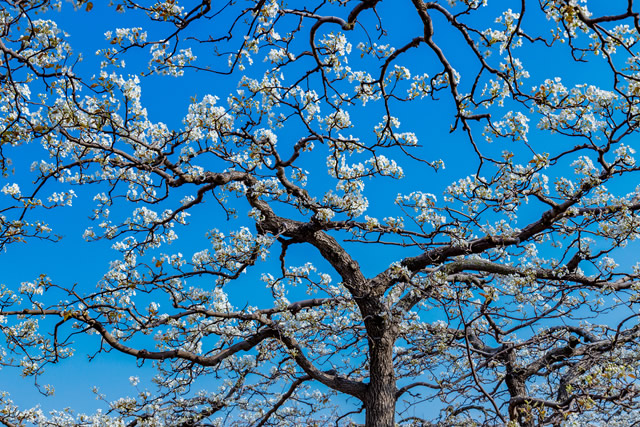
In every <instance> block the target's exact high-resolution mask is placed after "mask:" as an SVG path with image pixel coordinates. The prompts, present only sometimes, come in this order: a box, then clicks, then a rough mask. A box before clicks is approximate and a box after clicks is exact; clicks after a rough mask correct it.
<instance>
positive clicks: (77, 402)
mask: <svg viewBox="0 0 640 427" xmlns="http://www.w3.org/2000/svg"><path fill="white" fill-rule="evenodd" d="M406 3H407V4H408V3H409V2H406ZM391 4H393V2H385V3H383V4H382V6H381V8H380V11H379V13H381V14H384V15H385V19H390V20H391V22H392V23H394V24H395V23H402V25H403V28H404V29H405V30H406V31H405V34H395V33H393V34H390V35H389V38H388V41H387V42H391V43H400V42H406V41H408V40H409V39H410V38H411V37H413V36H414V35H415V34H419V32H420V29H421V27H420V22H419V21H418V20H417V18H416V17H415V16H414V14H411V15H410V16H411V19H410V20H408V22H407V19H406V16H408V15H409V13H408V10H405V9H403V8H402V7H398V6H396V5H394V6H390V5H391ZM51 17H52V19H54V20H56V21H57V22H58V25H59V26H60V27H61V28H62V29H64V30H65V31H67V32H68V33H69V34H70V37H69V41H70V43H71V44H72V46H73V47H74V49H75V50H76V52H82V55H83V57H84V60H83V62H81V63H79V64H78V65H77V66H76V68H75V69H76V73H77V74H79V75H80V74H82V75H86V76H90V75H91V74H94V73H97V72H98V71H97V67H96V64H97V59H95V57H94V55H93V53H94V52H95V50H97V49H98V48H102V47H105V46H106V45H107V43H106V41H105V40H104V36H103V34H104V32H105V31H108V30H113V29H114V28H116V27H127V26H134V25H139V24H138V20H137V18H136V17H135V16H133V14H132V13H129V12H128V13H125V14H115V13H113V11H111V10H110V9H109V8H108V7H106V6H105V5H104V4H98V2H96V4H95V5H94V9H93V10H92V11H91V12H85V11H76V12H72V10H71V8H70V7H69V5H67V4H65V5H64V6H63V11H62V12H61V13H60V14H58V13H51ZM525 22H527V21H525ZM531 22H532V23H531V24H529V25H538V24H537V23H536V21H534V20H533V19H532V21H531ZM436 23H437V24H442V23H438V22H436ZM207 25H210V24H203V25H202V26H201V27H202V28H203V29H206V26H207ZM390 26H391V27H395V26H394V25H393V24H392V25H390ZM159 27H160V26H155V27H151V30H152V31H154V30H156V29H157V28H159ZM437 28H438V29H439V28H443V29H442V32H441V33H440V32H437V33H436V36H435V39H436V41H437V42H438V43H439V44H441V45H442V46H443V49H446V50H447V51H455V49H460V52H461V54H460V56H459V57H454V59H453V62H454V64H453V65H454V66H455V67H456V68H458V69H460V70H461V71H465V70H466V68H467V67H473V66H475V65H469V64H470V61H468V60H467V58H465V56H464V55H466V54H464V53H463V52H464V51H463V50H462V49H461V48H460V46H461V40H460V39H459V38H456V37H455V36H452V35H451V33H450V32H449V30H447V29H445V28H446V26H443V25H438V26H437ZM520 49H531V50H530V51H527V53H526V54H524V55H523V56H525V59H524V61H525V68H527V69H528V70H529V71H530V73H531V75H532V76H535V77H532V79H531V81H530V84H531V85H535V84H539V83H540V82H542V81H543V80H544V79H545V78H552V77H554V76H555V75H557V74H561V75H562V76H563V82H564V83H565V85H566V86H572V85H573V84H577V83H584V82H587V83H601V82H602V81H603V79H602V77H600V75H601V74H600V73H601V71H602V70H603V69H604V68H603V65H602V61H594V62H590V63H589V64H588V65H585V64H580V65H576V64H575V63H574V62H572V61H570V60H566V59H565V58H566V53H567V50H566V48H561V49H559V50H560V52H559V53H557V54H555V55H553V56H549V55H548V54H547V53H544V54H543V53H542V51H538V50H537V48H530V47H528V46H526V45H525V47H523V48H520ZM204 50H205V49H203V52H202V55H204V54H206V52H204ZM145 55H146V53H143V52H141V53H140V54H137V53H134V54H132V55H129V56H128V57H127V62H128V63H129V64H130V66H131V67H132V68H133V70H134V71H138V72H139V71H140V70H143V69H144V67H145V64H146V58H145ZM556 55H557V56H556ZM403 61H406V63H407V65H411V66H413V67H415V68H416V69H420V68H421V67H430V66H431V65H430V64H431V63H432V62H433V56H432V55H430V54H428V52H427V49H426V48H425V47H421V48H419V49H415V51H412V52H411V53H410V54H409V55H407V57H406V59H404V60H403ZM260 67H261V65H259V64H258V65H256V68H257V69H259V68H260ZM431 67H432V68H436V69H437V68H438V67H433V66H431ZM94 70H95V71H94ZM125 72H126V70H125ZM604 83H607V84H608V83H609V82H606V81H605V82H604ZM236 84H237V76H231V77H225V76H218V75H214V74H209V73H203V72H200V73H196V72H187V78H177V79H175V78H171V77H151V78H148V79H145V80H144V82H143V84H142V88H143V94H142V101H143V105H144V106H145V107H146V108H147V109H148V111H149V115H150V118H151V120H153V121H162V122H165V123H166V124H167V125H169V126H170V127H173V128H179V127H181V125H182V118H183V117H184V116H185V115H186V113H187V108H188V105H189V103H190V98H191V97H196V98H197V99H201V98H202V97H203V96H204V95H206V94H214V95H217V96H219V97H220V98H221V99H222V100H224V99H225V97H226V96H227V94H228V93H229V92H233V91H234V90H235V89H236ZM352 111H354V112H355V109H352ZM398 111H401V112H402V116H401V120H402V127H403V129H405V130H412V131H414V132H416V134H418V136H419V138H420V141H421V143H422V144H423V145H424V146H425V147H426V148H425V151H427V157H428V158H429V159H433V160H435V159H440V158H442V159H444V160H445V164H446V168H445V169H444V170H440V171H439V172H437V173H435V172H434V171H433V170H431V169H429V168H423V167H422V166H421V165H420V164H419V163H417V162H414V161H412V160H410V159H406V160H403V163H402V165H403V167H405V170H406V171H407V176H408V178H406V179H404V180H402V181H395V180H392V179H386V180H383V181H381V180H376V183H375V185H376V188H375V191H374V192H370V193H369V194H368V196H369V200H370V209H369V211H368V215H371V216H378V215H380V216H386V215H387V212H388V211H389V207H390V205H391V204H392V201H393V199H394V198H395V195H396V194H397V193H398V192H400V191H402V192H403V193H408V192H410V191H411V190H414V189H416V190H418V189H422V190H424V189H425V188H427V190H425V191H429V192H432V193H434V194H436V196H438V198H439V199H440V200H441V197H442V191H443V190H444V188H445V187H446V185H448V184H449V183H450V182H452V181H454V180H456V179H459V178H462V177H465V176H468V175H472V174H473V173H474V172H475V170H476V168H477V166H478V163H477V159H476V158H474V156H473V150H472V148H471V146H470V145H469V143H468V141H467V140H466V139H465V137H464V135H463V134H462V133H459V132H458V133H453V134H451V133H449V126H450V124H451V123H452V121H453V118H452V117H453V116H452V114H453V106H452V104H451V102H450V100H449V98H448V97H447V96H446V95H445V94H442V101H440V102H432V101H424V102H422V103H411V105H409V106H407V107H399V109H398ZM355 114H357V115H355ZM379 114H380V109H379V106H378V107H376V106H374V105H371V106H367V107H365V108H363V109H360V110H359V111H358V112H357V113H354V117H352V118H353V119H355V120H354V122H356V123H358V127H357V129H356V130H355V131H354V132H358V133H360V134H362V135H363V136H365V135H367V134H368V133H370V132H371V127H372V123H373V122H375V119H374V117H377V116H378V115H379ZM531 125H532V128H533V127H534V126H535V123H533V122H532V123H531ZM476 130H477V129H476ZM478 133H479V132H478ZM287 136H290V138H291V141H295V135H287V133H286V132H283V134H281V135H279V138H280V141H286V139H287ZM530 141H531V143H532V146H534V148H535V149H536V151H538V150H539V151H540V152H544V151H552V150H553V149H554V147H556V146H557V144H563V143H564V140H563V139H562V138H561V137H558V136H549V135H548V134H546V133H545V134H543V133H541V132H538V131H535V130H533V131H532V133H531V134H530ZM284 144H286V142H285V143H284ZM284 144H283V145H284ZM292 144H293V142H292V143H291V145H292ZM515 144H519V143H517V142H511V141H496V142H494V143H492V144H490V145H487V144H484V143H483V144H482V149H483V153H485V154H489V153H491V154H496V153H500V152H502V150H504V149H510V148H512V147H513V145H515ZM23 148H24V147H18V149H16V150H13V151H14V154H13V156H14V163H15V165H16V170H17V173H16V178H9V180H11V179H14V180H15V179H17V180H18V181H19V182H21V181H24V180H25V179H28V178H26V176H28V174H26V173H25V172H24V171H25V170H27V169H28V165H30V163H31V162H32V161H33V159H34V157H36V156H38V150H39V149H38V147H37V146H36V145H35V144H34V145H33V146H31V147H27V149H26V150H23ZM522 148H523V147H517V149H518V150H521V149H522ZM301 161H302V165H303V166H304V167H307V168H308V169H309V170H310V171H311V176H310V178H309V179H310V187H309V188H310V190H311V191H313V190H317V191H318V192H320V190H321V189H322V188H323V187H324V186H325V183H324V182H321V183H318V184H316V183H314V174H315V176H319V177H322V171H323V169H324V168H325V166H324V158H320V159H317V158H309V159H306V158H305V159H301ZM322 179H324V178H322ZM2 185H4V184H2ZM633 187H635V183H631V182H629V188H628V189H624V190H621V191H622V192H630V191H632V190H633ZM25 188H26V186H25ZM74 190H75V191H76V193H77V195H78V197H77V199H76V200H75V201H74V206H73V207H71V208H60V209H56V210H54V211H52V212H49V213H48V214H47V220H48V222H49V223H50V225H51V226H52V227H53V229H54V231H55V232H56V233H59V234H61V235H63V237H64V238H63V240H62V241H61V242H60V243H57V244H54V243H51V242H39V241H30V242H29V243H28V244H14V245H12V246H10V247H9V248H8V249H7V251H6V252H5V253H3V254H2V256H0V270H1V271H3V276H2V279H1V282H2V283H4V284H5V285H7V286H9V287H17V286H18V285H19V283H20V282H22V281H30V280H33V279H34V278H36V277H37V276H38V275H40V274H46V275H48V276H49V277H50V278H51V279H52V280H53V281H55V282H59V283H61V284H66V285H70V284H74V283H77V286H78V289H86V290H92V289H94V288H95V285H96V283H97V282H98V281H100V279H101V278H102V275H103V274H104V272H105V271H106V270H107V269H108V266H109V261H110V260H111V259H114V258H117V254H116V253H115V252H114V251H112V250H111V249H109V247H110V244H111V242H103V241H102V242H92V243H87V242H86V241H84V239H82V233H83V231H84V229H85V228H86V227H87V226H89V225H91V222H90V221H89V219H88V216H89V215H90V214H91V209H92V207H93V202H92V198H93V195H94V194H95V193H96V192H98V191H97V189H94V188H87V189H85V188H75V189H74ZM540 208H541V207H540V204H537V203H536V202H531V206H530V207H527V208H525V209H523V211H522V214H521V215H522V218H521V219H522V221H523V222H525V221H527V220H529V219H533V218H536V217H538V216H539V214H540ZM126 209H129V208H125V209H123V210H122V211H121V212H118V210H117V209H114V210H115V211H116V214H118V213H122V214H126V213H127V212H126ZM129 210H130V209H129ZM211 212H215V213H213V214H212V213H211ZM396 214H399V212H398V211H396ZM224 221H225V220H224V216H223V215H222V212H221V211H220V210H219V209H217V208H215V204H214V201H213V200H209V201H207V203H206V204H205V205H203V206H200V207H198V208H197V209H194V211H193V215H192V217H191V218H190V222H191V225H190V226H189V227H188V228H186V229H183V230H181V233H180V235H181V237H180V239H179V241H178V242H176V243H174V246H173V247H172V248H171V249H172V250H174V251H178V250H179V251H182V252H183V253H185V255H187V257H190V256H191V254H192V253H193V252H195V251H196V250H199V249H200V248H204V247H205V246H206V244H207V243H206V240H205V239H204V238H203V233H204V231H205V230H206V229H208V228H211V227H212V225H211V224H212V223H214V224H216V226H218V227H219V228H221V229H224V228H226V227H227V225H226V224H225V223H224ZM240 222H242V220H240ZM348 246H349V247H350V248H352V249H353V250H354V251H355V252H354V253H355V254H356V258H357V259H358V261H359V262H360V265H361V267H362V268H363V271H364V272H365V274H367V275H374V274H376V273H378V272H379V271H380V270H381V269H383V268H386V267H387V266H388V265H389V264H390V263H391V262H393V261H395V260H397V259H398V258H399V257H400V256H407V255H415V254H416V253H415V251H411V252H410V253H409V252H408V251H405V250H400V249H392V248H387V249H385V250H384V251H381V250H379V249H378V248H376V247H374V246H367V245H358V244H349V245H348ZM274 252H275V251H274ZM274 255H277V254H274ZM274 255H272V258H277V256H274ZM310 258H314V259H316V255H315V254H311V253H310V252H305V251H292V252H290V254H289V258H288V262H289V263H290V264H291V265H301V264H303V263H304V262H306V261H307V260H309V259H310ZM275 261H277V259H272V260H271V261H270V262H271V265H273V263H274V262H275ZM318 266H319V267H321V268H322V269H323V270H324V271H327V270H328V267H327V265H326V263H325V264H322V263H320V264H318ZM255 270H257V271H255ZM255 270H252V271H250V272H249V273H248V274H247V276H246V278H244V280H243V281H242V282H241V283H233V284H232V285H231V286H230V287H229V293H230V295H231V298H232V303H233V304H234V305H235V306H237V307H242V306H243V305H245V304H246V303H247V302H249V299H251V303H252V304H261V303H264V304H266V305H270V301H269V300H268V299H267V298H265V297H266V296H267V295H266V291H264V290H260V291H256V290H255V288H254V287H253V286H254V283H255V282H256V281H257V279H258V278H259V276H260V273H261V271H260V270H259V268H258V269H255ZM194 282H195V283H202V284H203V285H205V286H206V280H205V279H202V280H195V281H194ZM296 292H300V291H295V290H292V294H291V295H292V297H291V298H290V299H291V300H293V299H294V298H293V296H294V295H295V294H296ZM256 295H258V296H259V297H258V298H256ZM262 298H264V299H262ZM79 343H80V344H79V346H78V351H77V354H76V356H75V357H74V358H72V359H69V360H66V361H63V362H61V363H60V364H58V365H57V366H52V367H49V368H48V373H47V374H45V376H44V377H43V378H42V379H41V380H40V382H41V383H43V384H44V383H49V382H51V383H52V384H54V385H55V386H56V389H57V392H56V395H55V396H53V397H49V398H42V397H40V396H39V395H37V394H36V393H35V391H34V389H33V387H31V385H30V384H31V382H30V380H28V379H27V380H24V379H21V378H19V373H18V372H17V371H15V370H11V369H3V370H2V371H0V376H1V377H2V383H3V388H4V389H6V390H7V391H10V392H11V393H12V396H13V399H14V401H16V403H19V404H21V405H25V406H30V405H33V404H36V403H38V404H40V405H42V407H43V408H44V409H60V408H61V407H63V406H67V405H68V404H70V403H73V407H74V409H76V410H78V411H80V412H82V411H89V412H91V411H92V410H93V409H94V408H95V407H96V401H95V399H94V397H93V396H92V395H91V393H89V389H90V387H91V386H92V385H98V386H99V388H100V390H101V392H104V393H106V394H107V398H108V399H111V398H117V397H119V396H120V395H121V394H133V393H134V389H133V388H132V387H131V386H130V385H128V378H129V376H130V375H138V376H140V377H141V378H143V383H142V384H143V385H144V384H145V381H144V379H145V377H147V378H148V377H149V376H150V375H152V370H150V369H136V361H135V360H134V359H132V358H130V357H125V356H122V355H119V354H117V353H116V352H111V353H109V354H101V355H99V356H98V357H96V358H95V359H94V360H93V361H91V363H89V362H88V361H87V358H86V357H85V354H87V353H92V352H94V351H95V350H96V349H97V348H98V346H99V341H98V340H97V339H96V338H95V337H88V338H83V339H79Z"/></svg>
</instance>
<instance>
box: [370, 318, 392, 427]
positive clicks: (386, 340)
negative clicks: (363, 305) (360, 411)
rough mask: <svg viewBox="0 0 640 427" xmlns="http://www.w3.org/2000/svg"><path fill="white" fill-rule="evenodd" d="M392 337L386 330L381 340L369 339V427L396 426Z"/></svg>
mask: <svg viewBox="0 0 640 427" xmlns="http://www.w3.org/2000/svg"><path fill="white" fill-rule="evenodd" d="M380 329H384V328H380ZM392 336H393V334H392V333H391V331H390V330H386V331H384V332H383V333H382V334H381V336H380V338H377V339H376V338H375V336H374V337H372V336H370V337H369V356H370V367H369V387H368V389H367V395H366V399H365V402H364V403H365V410H366V421H365V425H366V426H367V427H393V426H395V412H396V379H395V370H394V366H393V342H394V339H393V338H392Z"/></svg>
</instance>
